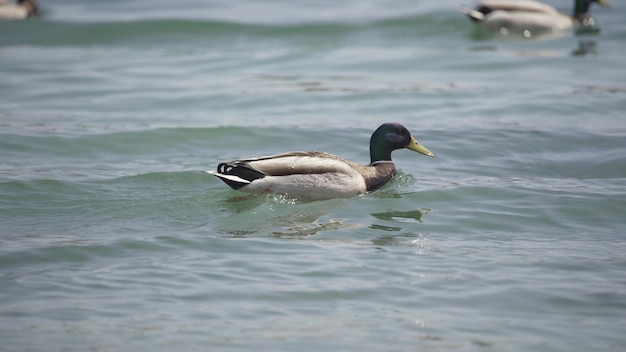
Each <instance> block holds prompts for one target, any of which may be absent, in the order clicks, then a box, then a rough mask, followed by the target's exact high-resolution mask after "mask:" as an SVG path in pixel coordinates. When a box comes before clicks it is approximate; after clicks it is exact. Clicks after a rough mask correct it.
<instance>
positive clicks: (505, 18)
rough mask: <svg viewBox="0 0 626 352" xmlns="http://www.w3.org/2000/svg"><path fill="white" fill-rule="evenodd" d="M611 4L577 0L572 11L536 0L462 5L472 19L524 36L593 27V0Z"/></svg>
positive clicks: (494, 0) (481, 0)
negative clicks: (590, 9)
mask: <svg viewBox="0 0 626 352" xmlns="http://www.w3.org/2000/svg"><path fill="white" fill-rule="evenodd" d="M594 2H596V3H598V5H601V6H606V7H608V6H610V5H609V3H608V1H607V0H574V11H573V15H572V16H569V15H566V14H564V13H560V12H558V11H557V10H556V9H555V8H554V7H552V6H550V5H546V4H543V3H541V2H539V1H534V0H517V1H516V0H477V1H476V3H477V6H476V8H474V9H470V8H467V7H465V6H461V8H460V9H459V10H460V11H461V12H462V13H464V14H465V15H467V16H468V17H469V18H470V19H471V20H472V21H474V22H475V23H476V24H478V25H479V26H481V27H484V28H486V29H487V30H491V31H499V32H500V33H502V34H508V33H509V32H518V33H522V34H523V35H524V36H526V37H529V36H531V35H535V34H540V33H546V32H555V31H563V30H567V29H570V28H572V27H574V26H584V27H594V26H595V21H594V19H593V18H592V17H591V15H590V14H589V8H590V7H591V4H592V3H594Z"/></svg>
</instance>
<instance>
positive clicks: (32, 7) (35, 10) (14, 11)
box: [0, 0, 39, 20]
mask: <svg viewBox="0 0 626 352" xmlns="http://www.w3.org/2000/svg"><path fill="white" fill-rule="evenodd" d="M38 14H39V5H38V4H37V0H17V2H12V1H9V0H0V19H4V20H23V19H25V18H28V17H31V16H35V15H38Z"/></svg>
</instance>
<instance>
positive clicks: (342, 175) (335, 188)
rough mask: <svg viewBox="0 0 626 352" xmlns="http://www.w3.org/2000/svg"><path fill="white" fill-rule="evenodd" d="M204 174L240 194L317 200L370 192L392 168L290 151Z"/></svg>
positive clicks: (232, 163)
mask: <svg viewBox="0 0 626 352" xmlns="http://www.w3.org/2000/svg"><path fill="white" fill-rule="evenodd" d="M207 172H209V173H211V174H213V175H215V176H217V177H219V178H221V179H222V180H223V181H224V182H226V183H227V184H228V185H229V186H230V187H232V188H234V189H238V190H240V191H246V192H250V193H257V194H258V193H285V194H288V195H290V196H293V197H295V198H304V199H308V200H317V199H328V198H347V197H354V196H357V195H360V194H364V193H367V192H370V191H373V190H375V189H377V188H379V187H380V186H382V185H383V184H385V183H386V182H387V181H388V180H389V179H390V178H391V177H393V175H394V174H395V167H394V165H393V163H391V162H378V163H374V164H372V165H367V166H366V165H358V164H355V163H352V162H349V161H347V160H344V159H341V158H339V157H337V156H334V155H332V154H328V153H323V152H290V153H284V154H277V155H270V156H266V157H261V158H254V159H242V160H233V161H229V162H225V163H221V164H220V165H219V166H218V168H217V171H207Z"/></svg>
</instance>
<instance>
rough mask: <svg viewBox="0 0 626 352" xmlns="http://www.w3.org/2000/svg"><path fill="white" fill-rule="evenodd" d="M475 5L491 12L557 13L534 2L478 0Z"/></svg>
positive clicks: (526, 0)
mask: <svg viewBox="0 0 626 352" xmlns="http://www.w3.org/2000/svg"><path fill="white" fill-rule="evenodd" d="M476 4H477V5H478V6H479V7H480V6H484V7H487V8H489V9H491V10H501V11H520V12H521V11H523V12H536V13H557V12H558V11H557V10H556V9H555V8H554V7H552V6H550V5H547V4H544V3H541V2H539V1H534V0H478V1H476Z"/></svg>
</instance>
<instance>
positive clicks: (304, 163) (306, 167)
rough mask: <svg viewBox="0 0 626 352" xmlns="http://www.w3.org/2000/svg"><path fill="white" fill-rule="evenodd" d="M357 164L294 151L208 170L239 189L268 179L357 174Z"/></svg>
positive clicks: (326, 154)
mask: <svg viewBox="0 0 626 352" xmlns="http://www.w3.org/2000/svg"><path fill="white" fill-rule="evenodd" d="M355 165H356V164H353V163H350V162H348V161H346V160H344V159H341V158H339V157H337V156H334V155H332V154H328V153H322V152H290V153H283V154H276V155H270V156H264V157H260V158H253V159H241V160H232V161H228V162H224V163H220V164H219V165H218V166H217V171H207V172H208V173H210V174H213V175H215V176H217V177H219V178H221V179H222V180H223V181H224V182H226V183H227V184H228V185H229V186H231V187H233V188H235V189H238V188H241V187H244V186H246V185H248V184H250V183H252V182H253V181H255V180H258V179H262V178H264V177H266V176H277V177H280V176H289V175H318V174H328V173H334V174H346V175H350V176H353V175H355V173H357V171H356V169H355V168H354V166H355Z"/></svg>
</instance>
